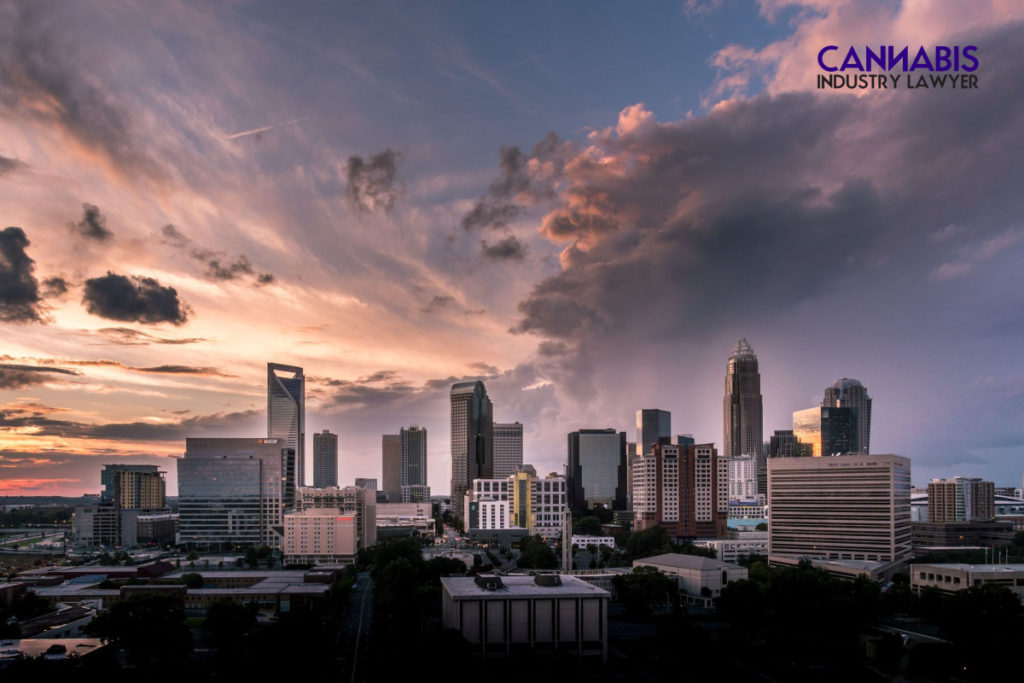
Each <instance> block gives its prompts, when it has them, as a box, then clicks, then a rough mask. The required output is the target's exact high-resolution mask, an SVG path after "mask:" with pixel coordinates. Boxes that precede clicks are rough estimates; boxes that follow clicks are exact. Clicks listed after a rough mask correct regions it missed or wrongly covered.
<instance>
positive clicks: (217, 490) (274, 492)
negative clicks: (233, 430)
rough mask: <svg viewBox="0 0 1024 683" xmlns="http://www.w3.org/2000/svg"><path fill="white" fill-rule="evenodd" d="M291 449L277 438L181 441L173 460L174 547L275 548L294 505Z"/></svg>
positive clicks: (278, 546) (293, 473) (191, 439)
mask: <svg viewBox="0 0 1024 683" xmlns="http://www.w3.org/2000/svg"><path fill="white" fill-rule="evenodd" d="M295 462H296V455H295V451H294V449H292V448H291V447H289V446H287V445H286V444H285V443H284V440H283V439H277V438H269V439H221V438H200V439H196V438H187V439H185V456H184V457H183V458H181V459H179V460H178V512H179V520H178V521H179V534H180V542H181V543H184V544H188V545H190V546H192V547H197V548H200V549H210V548H214V547H225V546H227V547H244V546H254V545H256V546H258V545H267V546H270V547H271V548H280V547H281V536H280V533H279V532H278V531H277V530H278V529H280V528H281V526H282V524H283V523H284V512H285V510H286V509H288V508H290V507H292V505H293V504H294V501H295V467H296V465H295Z"/></svg>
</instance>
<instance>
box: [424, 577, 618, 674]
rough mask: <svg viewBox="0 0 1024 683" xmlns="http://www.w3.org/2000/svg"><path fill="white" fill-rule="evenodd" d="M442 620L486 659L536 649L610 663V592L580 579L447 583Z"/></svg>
mask: <svg viewBox="0 0 1024 683" xmlns="http://www.w3.org/2000/svg"><path fill="white" fill-rule="evenodd" d="M441 589H442V604H441V620H442V624H443V626H444V627H445V628H451V629H455V630H456V631H458V632H459V633H461V634H462V637H463V638H465V639H466V640H467V641H469V642H470V643H471V644H472V645H474V646H475V647H477V648H479V650H480V651H481V652H482V653H483V654H485V655H486V654H497V653H501V652H504V653H505V654H506V655H510V654H511V653H512V652H513V651H514V650H520V649H527V648H530V649H532V648H534V647H537V646H541V647H546V648H550V647H553V648H554V649H556V650H564V651H568V652H571V653H573V654H576V655H579V656H582V655H600V656H601V658H602V660H607V658H608V600H609V598H610V597H611V595H610V594H609V593H608V591H606V590H603V589H601V588H598V587H597V586H593V585H591V584H589V583H587V582H586V581H582V580H580V579H578V578H576V577H573V576H568V575H559V574H538V575H536V576H503V577H497V576H477V577H466V578H463V577H444V578H442V579H441Z"/></svg>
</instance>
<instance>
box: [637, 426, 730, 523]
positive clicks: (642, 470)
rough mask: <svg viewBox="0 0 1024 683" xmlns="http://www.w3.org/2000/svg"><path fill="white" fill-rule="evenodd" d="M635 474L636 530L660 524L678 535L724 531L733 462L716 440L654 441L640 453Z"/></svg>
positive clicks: (727, 513)
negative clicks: (692, 442) (723, 454)
mask: <svg viewBox="0 0 1024 683" xmlns="http://www.w3.org/2000/svg"><path fill="white" fill-rule="evenodd" d="M633 477H634V481H633V520H634V528H635V529H637V530H638V531H643V530H644V529H649V528H651V527H652V526H656V525H660V526H664V527H665V528H666V529H667V530H668V532H669V535H671V536H673V537H675V538H724V537H725V533H726V521H727V518H728V515H729V489H728V480H729V462H728V459H727V458H724V457H719V455H718V451H717V449H716V448H715V447H714V445H713V444H697V445H682V446H680V445H675V444H668V443H659V444H655V445H654V446H652V447H651V450H650V451H649V452H647V453H642V454H640V455H639V456H638V457H637V460H636V462H635V463H634V467H633Z"/></svg>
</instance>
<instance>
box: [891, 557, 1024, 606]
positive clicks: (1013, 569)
mask: <svg viewBox="0 0 1024 683" xmlns="http://www.w3.org/2000/svg"><path fill="white" fill-rule="evenodd" d="M989 584H991V585H994V586H1002V587H1004V588H1006V589H1007V590H1009V591H1011V592H1013V594H1014V595H1016V596H1017V600H1019V601H1020V602H1024V564H980V565H979V564H963V563H949V564H916V563H915V564H912V565H910V588H911V590H913V591H914V592H915V593H920V592H921V589H923V588H935V589H937V590H939V591H940V592H942V593H946V594H952V593H956V592H958V591H962V590H967V589H968V588H971V587H972V586H986V585H989Z"/></svg>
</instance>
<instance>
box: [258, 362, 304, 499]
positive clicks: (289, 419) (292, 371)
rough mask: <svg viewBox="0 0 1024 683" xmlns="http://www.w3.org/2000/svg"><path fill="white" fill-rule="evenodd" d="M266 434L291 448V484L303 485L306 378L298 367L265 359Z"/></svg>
mask: <svg viewBox="0 0 1024 683" xmlns="http://www.w3.org/2000/svg"><path fill="white" fill-rule="evenodd" d="M267 438H268V439H279V440H280V442H281V443H283V444H284V446H285V447H286V448H291V449H292V450H293V451H294V452H295V474H294V478H293V481H294V486H305V485H306V378H305V375H303V374H302V368H299V367H295V366H294V365H281V364H279V363H267Z"/></svg>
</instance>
